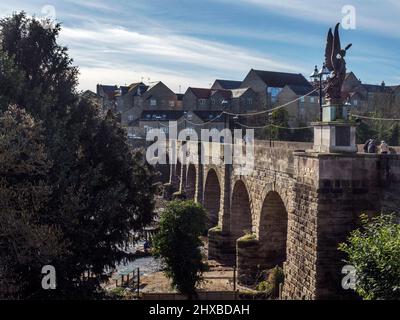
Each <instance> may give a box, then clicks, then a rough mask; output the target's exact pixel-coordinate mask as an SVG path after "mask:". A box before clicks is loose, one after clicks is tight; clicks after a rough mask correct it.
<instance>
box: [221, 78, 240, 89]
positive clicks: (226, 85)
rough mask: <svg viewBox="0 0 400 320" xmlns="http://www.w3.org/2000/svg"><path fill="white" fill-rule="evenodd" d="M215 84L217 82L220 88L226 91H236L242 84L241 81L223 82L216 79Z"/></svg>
mask: <svg viewBox="0 0 400 320" xmlns="http://www.w3.org/2000/svg"><path fill="white" fill-rule="evenodd" d="M215 82H218V83H219V85H220V86H221V88H222V89H226V90H232V89H238V88H239V87H240V85H241V84H242V81H236V80H223V79H217V80H215Z"/></svg>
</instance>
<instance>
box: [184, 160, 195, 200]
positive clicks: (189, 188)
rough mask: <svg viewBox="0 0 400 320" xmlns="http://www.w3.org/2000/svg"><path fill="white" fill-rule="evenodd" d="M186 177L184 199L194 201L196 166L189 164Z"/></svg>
mask: <svg viewBox="0 0 400 320" xmlns="http://www.w3.org/2000/svg"><path fill="white" fill-rule="evenodd" d="M186 177H187V178H186V198H187V199H189V200H194V196H195V194H196V181H197V172H196V166H195V165H194V164H193V163H190V164H189V166H188V169H187V176H186Z"/></svg>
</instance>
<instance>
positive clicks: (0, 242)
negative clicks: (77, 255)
mask: <svg viewBox="0 0 400 320" xmlns="http://www.w3.org/2000/svg"><path fill="white" fill-rule="evenodd" d="M43 141H44V139H43V136H42V128H41V126H40V125H39V124H37V123H36V122H35V121H34V119H33V118H32V117H31V116H29V115H28V114H27V113H26V112H25V111H24V110H22V109H18V108H17V107H15V106H12V107H10V108H9V109H8V110H7V111H6V112H5V113H4V114H3V115H1V116H0V299H8V298H14V299H15V298H21V297H25V296H27V295H28V294H31V293H32V292H35V291H37V290H38V288H37V287H35V286H34V285H33V284H35V283H38V284H40V281H41V280H40V278H41V268H42V267H43V266H44V265H47V264H52V263H53V261H54V258H55V257H56V256H57V255H59V254H60V253H61V252H62V251H63V250H64V249H65V246H64V244H63V243H62V239H61V233H60V231H59V230H58V229H57V228H56V227H55V226H54V225H52V224H49V223H46V221H45V220H46V217H45V216H43V214H42V213H43V212H44V208H45V207H46V205H47V202H48V199H49V197H50V195H51V191H52V190H51V186H50V185H49V184H48V177H47V174H48V172H49V170H50V167H51V161H50V160H49V159H48V157H47V154H46V152H45V148H44V145H43Z"/></svg>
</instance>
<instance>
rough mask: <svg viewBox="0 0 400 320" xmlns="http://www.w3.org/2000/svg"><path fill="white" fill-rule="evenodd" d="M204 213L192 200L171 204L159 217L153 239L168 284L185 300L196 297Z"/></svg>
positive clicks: (202, 266) (200, 266) (199, 279)
mask: <svg viewBox="0 0 400 320" xmlns="http://www.w3.org/2000/svg"><path fill="white" fill-rule="evenodd" d="M205 220H206V212H205V210H204V209H203V208H202V207H201V205H199V204H197V203H194V202H193V201H179V200H176V201H172V202H170V203H169V204H168V206H167V208H166V210H165V211H164V212H163V213H162V215H161V218H160V231H159V233H158V234H157V235H156V237H155V240H154V248H155V253H156V255H157V256H159V257H161V259H162V261H163V262H164V264H165V273H166V275H167V277H169V278H170V279H171V280H172V285H173V286H174V287H175V288H177V290H178V291H179V292H181V293H182V294H185V295H187V296H188V298H189V299H192V298H195V297H196V290H195V288H196V284H197V283H199V281H201V279H202V276H201V273H202V272H203V271H204V264H203V262H202V256H201V252H200V246H201V241H200V238H199V237H200V236H201V234H202V232H203V230H204V229H205Z"/></svg>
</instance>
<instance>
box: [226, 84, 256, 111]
mask: <svg viewBox="0 0 400 320" xmlns="http://www.w3.org/2000/svg"><path fill="white" fill-rule="evenodd" d="M231 92H232V112H234V113H246V112H255V111H257V105H256V101H257V93H256V92H255V91H254V90H253V89H252V88H239V89H233V90H231Z"/></svg>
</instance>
